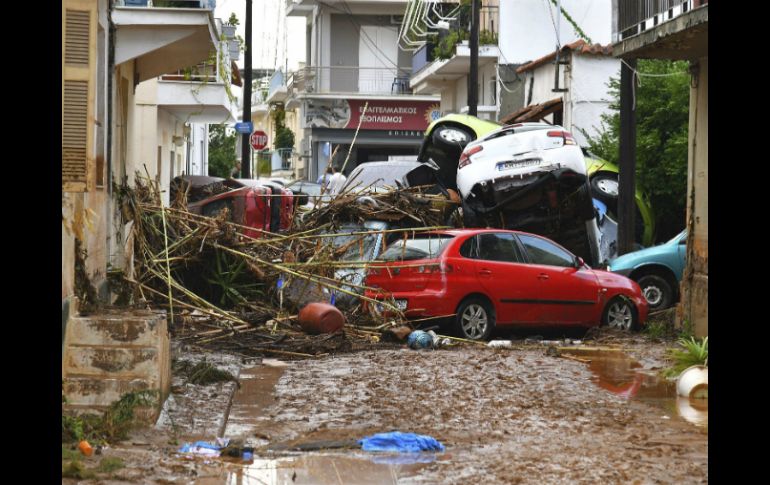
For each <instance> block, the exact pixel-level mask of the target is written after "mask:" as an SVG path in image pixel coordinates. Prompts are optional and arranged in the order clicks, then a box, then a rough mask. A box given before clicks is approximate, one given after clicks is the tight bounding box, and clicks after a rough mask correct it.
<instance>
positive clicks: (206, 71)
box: [158, 62, 235, 123]
mask: <svg viewBox="0 0 770 485" xmlns="http://www.w3.org/2000/svg"><path fill="white" fill-rule="evenodd" d="M218 64H219V63H212V62H202V63H199V64H197V65H196V66H193V67H190V68H186V69H181V70H178V71H176V72H173V73H168V74H164V75H163V76H160V79H159V82H158V106H159V107H162V108H164V109H166V110H167V111H170V112H171V113H172V114H174V115H175V116H177V117H179V118H181V119H184V120H187V122H189V123H228V122H231V121H233V120H234V118H233V116H232V112H233V111H234V109H235V106H234V105H233V103H232V102H231V100H230V97H229V96H228V93H227V83H229V82H230V72H229V71H228V70H225V71H224V72H220V70H219V68H218Z"/></svg>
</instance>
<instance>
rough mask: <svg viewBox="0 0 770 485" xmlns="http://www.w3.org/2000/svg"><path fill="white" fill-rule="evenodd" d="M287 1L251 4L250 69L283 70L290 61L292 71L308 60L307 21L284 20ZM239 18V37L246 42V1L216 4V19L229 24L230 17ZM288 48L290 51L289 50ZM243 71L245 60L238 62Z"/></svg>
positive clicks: (260, 0)
mask: <svg viewBox="0 0 770 485" xmlns="http://www.w3.org/2000/svg"><path fill="white" fill-rule="evenodd" d="M285 6H286V0H252V2H251V22H252V30H251V32H252V33H251V42H252V57H251V65H252V68H254V69H259V68H266V69H272V68H283V70H285V67H286V65H285V64H286V61H287V60H288V69H289V71H292V70H295V69H297V63H298V62H301V61H304V60H305V33H304V25H305V18H304V17H288V18H286V19H285V17H284V13H283V12H284V9H285ZM233 12H234V13H235V15H236V16H237V17H238V20H239V22H240V25H238V28H237V29H236V33H237V34H238V35H240V36H241V37H242V38H243V39H244V40H245V39H246V34H245V32H246V30H245V28H244V24H245V23H246V1H245V0H217V8H216V10H215V11H214V16H215V17H217V18H220V19H222V21H223V22H226V21H227V19H229V18H230V14H231V13H233ZM284 19H285V20H284ZM287 45H288V50H287ZM238 67H240V68H241V69H242V68H243V67H244V56H243V52H241V57H240V59H239V60H238Z"/></svg>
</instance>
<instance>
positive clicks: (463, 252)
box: [460, 236, 479, 259]
mask: <svg viewBox="0 0 770 485" xmlns="http://www.w3.org/2000/svg"><path fill="white" fill-rule="evenodd" d="M460 256H462V257H463V258H471V259H478V257H479V245H478V243H477V242H476V236H473V237H471V238H468V240H467V241H465V242H464V243H463V244H462V246H460Z"/></svg>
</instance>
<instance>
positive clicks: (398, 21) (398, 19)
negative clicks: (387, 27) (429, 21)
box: [390, 15, 404, 25]
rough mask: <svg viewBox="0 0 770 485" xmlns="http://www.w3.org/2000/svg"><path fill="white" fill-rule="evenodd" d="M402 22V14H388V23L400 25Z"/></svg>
mask: <svg viewBox="0 0 770 485" xmlns="http://www.w3.org/2000/svg"><path fill="white" fill-rule="evenodd" d="M402 23H404V16H403V15H391V16H390V24H391V25H401V24H402Z"/></svg>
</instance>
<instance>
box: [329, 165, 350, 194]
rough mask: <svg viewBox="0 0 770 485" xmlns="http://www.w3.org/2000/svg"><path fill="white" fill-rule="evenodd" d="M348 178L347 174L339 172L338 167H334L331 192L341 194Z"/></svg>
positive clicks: (330, 181) (330, 183)
mask: <svg viewBox="0 0 770 485" xmlns="http://www.w3.org/2000/svg"><path fill="white" fill-rule="evenodd" d="M347 179H348V178H347V177H345V175H343V174H342V173H340V172H338V171H337V169H336V168H334V167H332V176H331V177H330V178H329V193H330V194H333V195H336V194H339V193H340V190H342V186H343V185H345V181H346V180H347Z"/></svg>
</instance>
